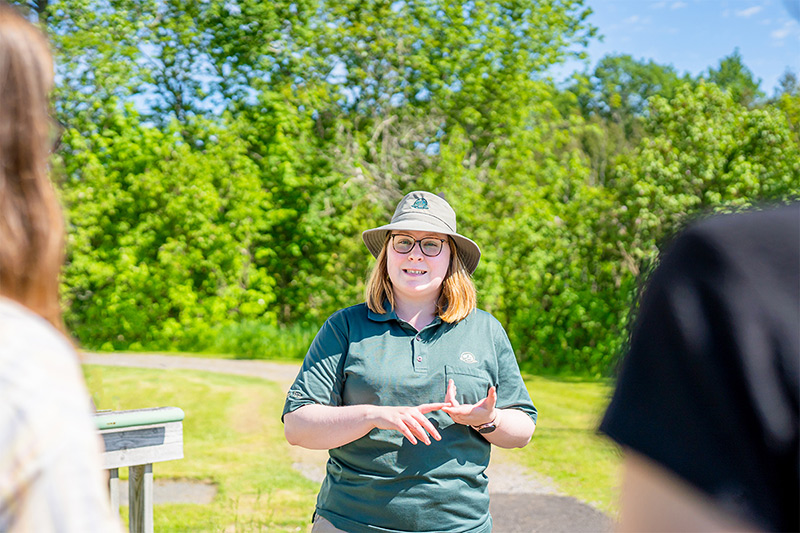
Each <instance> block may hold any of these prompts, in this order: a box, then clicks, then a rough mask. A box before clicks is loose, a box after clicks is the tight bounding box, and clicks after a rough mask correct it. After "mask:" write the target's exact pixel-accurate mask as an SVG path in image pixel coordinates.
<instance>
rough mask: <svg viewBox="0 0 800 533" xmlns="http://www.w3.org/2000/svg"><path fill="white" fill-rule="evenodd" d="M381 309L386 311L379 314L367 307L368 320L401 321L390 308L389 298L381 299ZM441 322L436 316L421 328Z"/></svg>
mask: <svg viewBox="0 0 800 533" xmlns="http://www.w3.org/2000/svg"><path fill="white" fill-rule="evenodd" d="M383 309H384V311H386V312H385V313H384V314H382V315H381V314H379V313H376V312H375V311H373V310H372V309H369V308H367V317H368V318H369V319H370V320H374V321H375V322H388V321H389V320H397V321H398V322H403V321H402V320H401V319H400V317H398V316H397V313H396V312H395V310H394V309H392V304H391V303H389V300H388V299H387V300H384V301H383ZM441 323H442V319H441V318H439V317H438V316H436V317H434V318H433V322H431V323H430V324H428V325H427V326H425V327H424V328H423V329H427V328H429V327H432V326H438V325H439V324H441Z"/></svg>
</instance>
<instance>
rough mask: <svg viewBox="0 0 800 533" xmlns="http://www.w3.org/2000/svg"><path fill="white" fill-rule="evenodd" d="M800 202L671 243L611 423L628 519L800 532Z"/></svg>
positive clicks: (678, 527)
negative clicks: (619, 454)
mask: <svg viewBox="0 0 800 533" xmlns="http://www.w3.org/2000/svg"><path fill="white" fill-rule="evenodd" d="M799 394H800V204H794V205H790V206H783V207H776V208H771V209H764V210H761V211H753V212H747V213H740V214H732V215H719V216H715V217H711V218H709V219H707V220H704V221H702V222H698V223H696V224H694V225H692V226H690V227H689V228H688V229H687V230H686V231H685V232H683V233H682V234H681V235H680V236H679V237H678V238H677V239H676V240H675V242H674V243H673V244H672V246H670V247H669V249H668V250H667V253H666V254H665V255H664V256H663V259H662V260H661V263H660V265H659V266H658V267H657V269H656V270H655V272H654V273H653V276H652V278H651V280H650V282H649V285H648V287H647V288H646V291H645V293H644V295H643V299H642V301H641V307H640V309H639V315H638V317H637V320H636V323H635V327H634V330H633V333H632V337H631V345H630V350H629V353H628V354H627V356H626V358H625V359H624V360H623V363H622V367H621V372H620V376H619V381H618V383H617V388H616V391H615V393H614V396H613V398H612V400H611V404H610V405H609V407H608V411H607V412H606V414H605V417H604V419H603V421H602V423H601V425H600V430H601V431H602V432H604V433H606V434H607V435H609V436H610V437H611V438H612V439H614V440H615V441H617V442H618V443H620V444H621V445H622V446H623V447H624V452H625V459H624V466H623V481H622V489H621V501H620V523H619V526H620V529H621V530H623V531H653V530H660V531H739V530H767V531H800V463H799V459H800V446H799V445H798V434H799V433H800V430H798V421H799V419H800V415H798V395H799Z"/></svg>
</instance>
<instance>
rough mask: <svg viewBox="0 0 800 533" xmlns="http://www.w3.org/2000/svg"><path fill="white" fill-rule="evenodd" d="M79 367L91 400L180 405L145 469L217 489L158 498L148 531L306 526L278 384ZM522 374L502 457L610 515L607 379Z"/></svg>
mask: <svg viewBox="0 0 800 533" xmlns="http://www.w3.org/2000/svg"><path fill="white" fill-rule="evenodd" d="M84 368H85V375H86V378H87V383H88V385H89V388H90V391H91V392H92V395H93V397H94V399H95V403H96V405H97V407H98V409H113V410H120V409H138V408H144V407H162V406H175V407H180V408H181V409H183V411H184V412H185V414H186V417H185V420H184V459H181V460H177V461H169V462H164V463H156V464H155V465H153V472H154V476H155V478H156V479H159V478H161V479H164V478H179V479H194V480H202V481H211V482H213V483H215V484H216V485H217V487H218V494H217V497H216V498H215V500H214V501H213V503H211V504H209V505H191V504H164V505H157V506H156V508H155V510H154V520H155V529H156V531H236V532H238V531H267V530H269V531H306V528H307V527H308V524H309V522H310V518H311V514H312V512H313V509H314V502H315V499H316V491H317V489H318V486H317V484H316V483H313V482H311V481H308V480H307V479H306V478H304V477H303V476H301V475H300V474H299V473H298V472H297V471H295V470H294V469H293V468H292V466H291V464H292V458H291V450H290V446H289V445H288V444H287V443H286V441H285V440H284V438H283V425H282V424H281V422H280V413H281V411H282V408H283V394H282V392H281V389H280V388H279V387H278V386H277V385H275V384H273V383H271V382H267V381H264V380H261V379H257V378H246V377H239V376H229V375H224V374H212V373H206V372H193V371H185V370H180V371H177V370H153V369H136V368H119V367H105V366H93V365H86V366H85V367H84ZM525 381H526V383H527V385H528V388H529V390H530V392H531V396H532V397H533V400H534V403H535V404H536V406H537V408H538V409H539V423H538V426H537V428H536V434H535V435H534V438H533V441H532V443H531V445H529V446H528V447H526V448H524V449H522V450H515V451H514V452H513V453H512V454H511V455H510V457H512V458H513V459H514V460H517V461H519V462H520V464H522V465H524V466H527V467H529V468H531V469H532V470H534V471H536V472H537V473H538V474H540V475H542V476H544V477H546V478H547V479H548V480H549V481H550V482H551V483H552V484H553V485H554V486H555V488H556V489H557V490H558V491H559V492H560V493H562V494H567V495H570V496H574V497H576V498H578V499H580V500H582V501H584V502H587V503H590V504H592V505H593V506H595V507H597V508H599V509H601V510H603V511H605V512H607V513H609V514H611V515H612V516H613V515H614V514H615V512H616V509H615V495H616V488H615V487H616V471H617V468H618V464H619V456H618V453H617V451H616V449H615V448H614V447H613V446H612V445H611V444H609V443H608V442H607V441H606V440H605V439H603V438H602V437H599V436H597V435H596V434H595V427H596V426H597V422H598V420H599V417H600V415H601V413H602V411H603V409H604V408H605V405H606V402H607V398H608V394H609V392H610V386H609V384H608V382H606V381H600V380H570V379H555V378H543V377H535V376H526V378H525ZM123 477H124V473H123Z"/></svg>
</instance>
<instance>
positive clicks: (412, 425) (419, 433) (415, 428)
mask: <svg viewBox="0 0 800 533" xmlns="http://www.w3.org/2000/svg"><path fill="white" fill-rule="evenodd" d="M405 424H406V427H408V429H409V430H411V433H413V434H414V436H416V437H417V438H418V439H419V440H421V441H422V442H424V443H425V444H427V445H430V443H431V439H429V438H428V434H427V433H426V432H425V429H423V427H422V424H421V423H420V422H419V421H418V420H417V419H415V418H413V416H412V418H411V420H408V421H406V423H405Z"/></svg>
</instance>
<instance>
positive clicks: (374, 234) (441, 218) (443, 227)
mask: <svg viewBox="0 0 800 533" xmlns="http://www.w3.org/2000/svg"><path fill="white" fill-rule="evenodd" d="M393 230H400V231H402V230H406V231H430V232H435V233H444V234H445V235H449V236H451V237H452V238H453V240H454V241H455V242H456V246H457V247H458V256H459V258H460V259H461V262H462V263H464V266H465V267H466V269H467V271H468V272H469V273H470V274H472V273H473V272H475V269H476V268H477V267H478V262H479V261H480V259H481V249H480V248H479V247H478V245H477V244H475V243H474V242H473V241H471V240H470V239H468V238H466V237H464V236H463V235H459V234H458V231H457V227H456V212H455V211H453V208H452V207H450V204H448V203H447V201H446V200H445V199H444V198H441V197H440V196H437V195H435V194H433V193H430V192H427V191H414V192H410V193H408V194H407V195H405V196H404V197H403V199H402V200H400V203H399V204H397V209H395V211H394V215H393V216H392V221H391V222H390V223H389V224H386V225H384V226H381V227H379V228H373V229H368V230H366V231H365V232H364V233H362V234H361V237H362V238H363V239H364V244H366V245H367V249H368V250H369V251H370V253H371V254H372V255H373V257H378V254H380V252H381V248H383V243H384V242H386V235H387V234H388V233H389V232H390V231H393Z"/></svg>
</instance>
